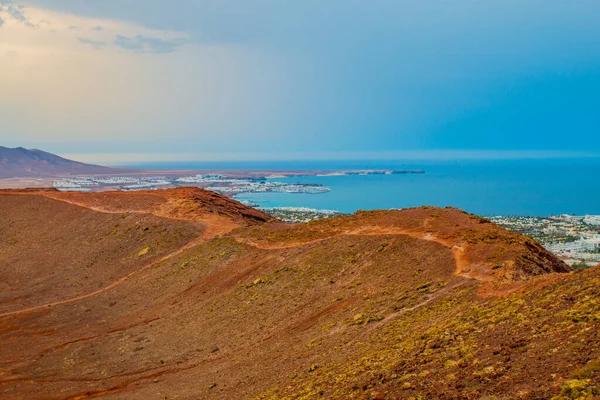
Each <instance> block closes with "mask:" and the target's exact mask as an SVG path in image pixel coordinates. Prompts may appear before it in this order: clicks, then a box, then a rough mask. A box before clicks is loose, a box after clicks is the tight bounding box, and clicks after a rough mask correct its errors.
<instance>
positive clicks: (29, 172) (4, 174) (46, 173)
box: [0, 146, 124, 178]
mask: <svg viewBox="0 0 600 400" xmlns="http://www.w3.org/2000/svg"><path fill="white" fill-rule="evenodd" d="M123 171H124V170H121V169H116V168H110V167H103V166H100V165H91V164H84V163H81V162H78V161H73V160H68V159H66V158H62V157H59V156H57V155H55V154H51V153H47V152H45V151H41V150H37V149H32V150H28V149H24V148H22V147H16V148H14V149H11V148H8V147H3V146H0V178H24V177H39V178H41V177H54V176H64V175H89V174H113V173H119V172H123Z"/></svg>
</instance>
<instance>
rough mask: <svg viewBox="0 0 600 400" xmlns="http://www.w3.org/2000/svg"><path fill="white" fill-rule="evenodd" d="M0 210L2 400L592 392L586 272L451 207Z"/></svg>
mask: <svg viewBox="0 0 600 400" xmlns="http://www.w3.org/2000/svg"><path fill="white" fill-rule="evenodd" d="M0 208H2V209H11V210H13V212H12V213H9V214H8V217H7V218H5V219H4V220H2V221H0V233H1V234H0V244H2V245H1V246H0V267H2V268H4V270H3V271H1V272H2V274H3V276H6V277H7V279H6V280H5V282H3V283H2V285H3V286H0V295H2V296H3V297H2V300H3V301H2V302H0V304H2V310H0V343H2V344H10V345H9V346H5V347H3V349H2V351H0V394H2V396H4V397H7V398H19V397H27V398H42V397H44V398H72V399H75V398H77V399H85V398H94V397H103V398H115V399H122V398H127V399H135V398H140V399H146V398H164V397H167V398H178V397H179V398H202V399H223V398H250V399H252V398H255V399H312V398H334V399H349V398H356V399H409V398H418V397H419V396H420V397H421V398H445V399H459V398H460V399H463V398H481V397H485V396H488V397H491V398H493V396H496V397H508V398H524V399H534V398H551V397H552V396H562V397H559V398H578V397H581V396H584V395H586V396H587V395H590V396H593V395H594V393H597V390H598V386H600V362H597V360H600V350H599V349H598V347H597V346H596V345H595V343H597V341H598V339H600V338H599V337H598V335H599V333H598V332H600V329H597V328H599V327H600V302H599V301H597V298H598V295H600V293H599V290H600V269H599V268H594V269H591V270H588V271H584V272H580V273H573V272H572V269H571V268H570V267H568V266H567V265H566V264H564V263H563V262H562V261H560V260H558V259H557V258H556V257H554V256H553V255H551V254H550V253H548V252H546V251H545V250H544V249H543V248H541V246H539V245H538V244H537V243H536V242H535V241H533V240H532V239H530V238H526V237H524V236H521V235H519V234H516V233H512V232H508V231H506V230H504V229H503V228H501V227H499V226H496V225H494V224H492V223H490V222H489V221H487V220H485V219H483V218H480V217H477V216H474V215H471V214H467V213H465V212H463V211H460V210H457V209H453V208H443V209H442V208H437V207H422V208H414V209H407V210H399V211H365V212H358V213H356V214H354V215H351V216H342V217H336V218H332V219H326V220H320V221H315V222H311V223H307V224H301V225H289V224H284V223H281V222H279V221H276V220H273V219H271V218H269V217H268V216H264V215H263V214H257V212H256V211H252V209H250V208H248V207H245V206H243V205H241V204H239V203H237V202H235V201H233V200H230V199H227V198H221V197H219V196H218V195H216V194H212V193H211V192H208V191H203V190H201V189H195V188H184V189H176V190H159V191H147V192H143V193H116V192H108V193H106V192H105V193H99V194H95V193H93V194H88V193H84V194H81V193H61V192H55V191H40V192H38V193H36V192H35V191H22V192H18V191H17V192H15V191H10V192H8V191H6V192H2V191H0ZM40 215H52V216H53V217H52V219H51V220H50V221H44V220H41V221H40V217H39V216H40ZM248 215H250V217H248ZM73 221H74V222H73ZM61 224H66V227H65V228H64V230H62V231H61V232H55V233H54V234H52V233H51V232H52V231H53V230H54V229H56V227H60V226H61ZM211 226H213V228H210V227H211ZM16 232H21V233H22V234H24V235H31V236H32V239H31V240H32V243H36V244H37V243H39V245H36V246H32V245H31V244H30V243H27V242H26V240H25V239H23V238H21V237H20V236H18V235H16ZM69 232H71V233H69ZM69 235H73V236H69ZM43 238H46V239H43ZM58 238H63V240H65V242H59V241H57V240H58ZM44 240H46V242H45V241H44ZM48 240H50V241H51V242H52V243H54V245H53V247H48V242H47V241H48ZM97 247H98V248H100V247H101V248H102V249H103V250H104V251H103V252H90V251H89V250H86V249H94V248H97ZM22 249H29V254H28V256H27V257H24V256H23V251H22ZM36 254H37V255H36ZM457 255H460V257H459V258H458V259H457ZM36 258H38V260H37V262H36V260H35V259H36ZM71 259H73V260H74V262H72V263H66V260H71ZM459 259H462V265H461V262H458V260H459ZM51 265H54V267H52V268H49V267H50V266H51ZM63 265H64V266H63ZM102 271H106V272H107V273H102ZM33 276H35V280H34V281H32V282H30V283H28V279H32V277H33ZM86 276H87V278H86ZM42 289H44V290H42ZM58 289H60V290H58ZM0 346H2V345H0ZM571 395H573V396H575V395H577V397H569V396H571ZM590 398H591V397H590Z"/></svg>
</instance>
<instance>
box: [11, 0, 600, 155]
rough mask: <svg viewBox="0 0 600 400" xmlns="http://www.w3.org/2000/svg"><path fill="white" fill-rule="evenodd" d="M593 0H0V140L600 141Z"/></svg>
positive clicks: (283, 148) (103, 143)
mask: <svg viewBox="0 0 600 400" xmlns="http://www.w3.org/2000/svg"><path fill="white" fill-rule="evenodd" d="M598 15H600V2H598V1H597V0H578V1H565V0H562V1H558V0H527V1H523V0H486V1H481V0H478V1H476V0H453V1H451V0H431V1H427V2H424V1H417V0H372V1H364V0H363V1H356V0H330V1H322V0H303V1H281V0H254V1H250V0H170V1H168V2H165V1H158V0H103V1H97V0H0V145H4V146H9V147H14V146H23V147H27V148H40V149H43V150H47V151H51V152H54V153H58V154H62V155H78V157H79V158H80V159H84V160H92V159H93V160H94V161H102V160H103V159H106V160H107V161H108V160H109V159H110V161H117V160H120V161H127V160H129V159H131V160H134V159H135V160H137V161H142V160H148V161H152V160H169V161H170V160H178V159H182V160H183V159H185V160H187V159H198V160H204V159H240V160H242V159H288V158H295V159H302V158H306V159H309V158H315V157H318V158H337V159H339V158H344V157H346V158H353V157H368V158H377V157H384V156H385V157H388V158H393V157H402V156H406V155H409V154H413V155H415V154H421V155H422V154H429V155H431V156H432V157H436V156H437V155H440V154H444V155H446V156H448V155H449V154H450V155H452V154H456V155H457V156H458V155H469V156H473V155H476V154H480V155H483V156H485V157H487V156H490V155H495V156H498V155H500V156H502V155H506V156H507V157H514V156H515V155H520V156H523V155H533V156H536V157H538V156H540V155H544V154H546V155H548V156H556V155H559V156H564V155H571V154H573V155H595V154H600V112H598V108H599V106H600V46H599V45H598V43H600V24H598V23H597V16H598Z"/></svg>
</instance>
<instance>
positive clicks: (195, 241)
mask: <svg viewBox="0 0 600 400" xmlns="http://www.w3.org/2000/svg"><path fill="white" fill-rule="evenodd" d="M205 240H206V238H205V237H204V234H203V235H201V236H199V237H197V238H195V239H193V240H191V241H190V242H188V243H187V244H186V245H185V246H183V247H181V248H179V249H177V250H175V251H174V252H172V253H169V254H167V255H165V256H164V257H161V258H160V259H158V260H156V261H153V262H151V263H150V264H147V265H145V266H143V267H142V268H140V269H138V270H136V271H133V272H132V273H130V274H128V275H125V276H124V277H122V278H120V279H118V280H116V281H114V282H113V283H111V284H110V285H108V286H105V287H103V288H101V289H98V290H95V291H93V292H91V293H86V294H84V295H81V296H77V297H73V298H70V299H66V300H61V301H56V302H52V303H46V304H42V305H39V306H35V307H29V308H25V309H22V310H16V311H10V312H5V313H2V314H0V318H2V317H9V316H11V315H17V314H23V313H27V312H31V311H37V310H41V309H45V308H49V307H55V306H60V305H63V304H69V303H74V302H77V301H79V300H84V299H87V298H89V297H92V296H96V295H99V294H101V293H104V292H106V291H108V290H111V289H113V288H114V287H116V286H119V285H120V284H122V283H124V282H125V281H127V280H128V279H130V278H131V277H133V276H134V275H137V274H139V273H140V272H143V271H145V270H147V269H149V268H152V267H153V266H155V265H157V264H160V263H162V262H163V261H166V260H168V259H170V258H172V257H175V256H178V255H179V254H181V253H183V252H184V251H186V250H188V249H190V248H192V247H194V246H196V245H198V244H200V243H202V242H203V241H205Z"/></svg>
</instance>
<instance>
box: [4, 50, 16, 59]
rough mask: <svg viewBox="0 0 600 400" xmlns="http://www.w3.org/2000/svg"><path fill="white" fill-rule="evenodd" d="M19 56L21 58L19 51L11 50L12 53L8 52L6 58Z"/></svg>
mask: <svg viewBox="0 0 600 400" xmlns="http://www.w3.org/2000/svg"><path fill="white" fill-rule="evenodd" d="M18 56H19V52H18V51H14V50H11V51H7V52H6V57H8V58H17V57H18Z"/></svg>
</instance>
